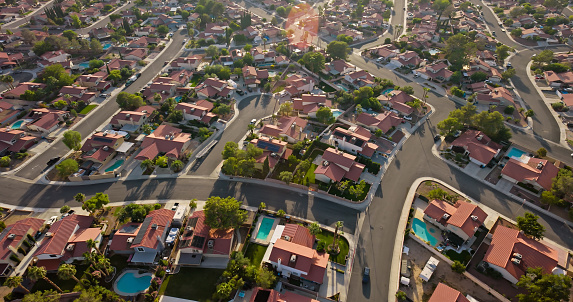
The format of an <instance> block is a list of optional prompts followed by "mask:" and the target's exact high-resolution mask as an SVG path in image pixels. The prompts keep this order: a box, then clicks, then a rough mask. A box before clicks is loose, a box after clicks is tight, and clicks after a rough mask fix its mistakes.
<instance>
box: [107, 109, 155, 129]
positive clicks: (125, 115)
mask: <svg viewBox="0 0 573 302" xmlns="http://www.w3.org/2000/svg"><path fill="white" fill-rule="evenodd" d="M155 111H156V109H155V107H152V106H142V107H139V108H137V109H135V110H133V111H120V112H119V113H117V114H116V115H114V116H113V117H112V118H111V121H110V122H109V124H110V125H111V126H112V127H113V128H115V129H121V130H122V131H127V132H137V131H139V129H140V128H141V126H143V125H144V124H145V123H147V121H148V120H149V117H151V115H152V114H153V113H154V112H155Z"/></svg>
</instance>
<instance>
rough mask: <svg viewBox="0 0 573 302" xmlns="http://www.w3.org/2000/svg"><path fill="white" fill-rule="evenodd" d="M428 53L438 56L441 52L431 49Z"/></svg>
mask: <svg viewBox="0 0 573 302" xmlns="http://www.w3.org/2000/svg"><path fill="white" fill-rule="evenodd" d="M428 52H429V53H430V54H431V55H432V56H433V55H435V54H437V53H440V51H439V50H438V49H433V48H432V49H430V50H429V51H428Z"/></svg>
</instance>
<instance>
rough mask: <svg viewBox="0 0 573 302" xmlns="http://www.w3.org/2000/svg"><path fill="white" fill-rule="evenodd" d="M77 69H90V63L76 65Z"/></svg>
mask: <svg viewBox="0 0 573 302" xmlns="http://www.w3.org/2000/svg"><path fill="white" fill-rule="evenodd" d="M78 66H79V67H81V68H82V69H88V68H90V62H83V63H80V64H78Z"/></svg>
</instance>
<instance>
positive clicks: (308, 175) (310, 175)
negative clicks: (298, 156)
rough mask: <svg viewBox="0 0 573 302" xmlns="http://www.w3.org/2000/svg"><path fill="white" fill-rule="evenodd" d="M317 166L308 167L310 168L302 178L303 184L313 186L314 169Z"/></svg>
mask: <svg viewBox="0 0 573 302" xmlns="http://www.w3.org/2000/svg"><path fill="white" fill-rule="evenodd" d="M316 167H317V165H315V164H312V165H310V168H309V169H308V171H306V176H305V177H304V180H305V183H306V184H309V183H311V184H314V183H315V180H314V170H315V169H316Z"/></svg>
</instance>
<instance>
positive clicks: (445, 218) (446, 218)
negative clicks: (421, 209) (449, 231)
mask: <svg viewBox="0 0 573 302" xmlns="http://www.w3.org/2000/svg"><path fill="white" fill-rule="evenodd" d="M450 216H451V215H450V214H447V213H446V214H444V216H442V218H443V219H444V220H448V219H449V218H450Z"/></svg>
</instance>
